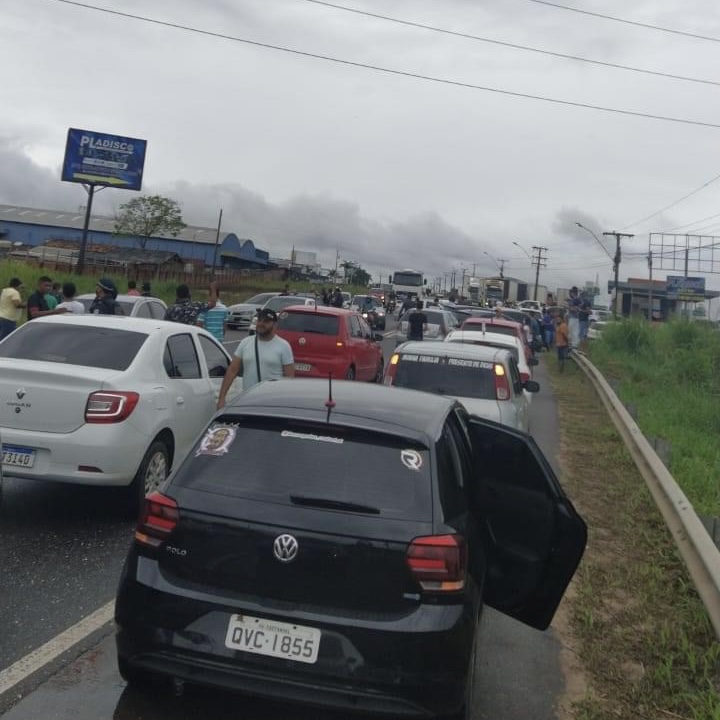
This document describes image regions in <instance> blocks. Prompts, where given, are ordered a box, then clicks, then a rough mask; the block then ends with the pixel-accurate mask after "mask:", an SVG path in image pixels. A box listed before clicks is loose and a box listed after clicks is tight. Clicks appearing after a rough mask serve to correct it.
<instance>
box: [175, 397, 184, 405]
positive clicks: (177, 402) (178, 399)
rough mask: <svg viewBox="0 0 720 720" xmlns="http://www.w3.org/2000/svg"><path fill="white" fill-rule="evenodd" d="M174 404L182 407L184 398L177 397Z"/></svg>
mask: <svg viewBox="0 0 720 720" xmlns="http://www.w3.org/2000/svg"><path fill="white" fill-rule="evenodd" d="M175 404H176V405H184V404H185V398H184V397H183V396H182V395H178V396H177V397H176V398H175Z"/></svg>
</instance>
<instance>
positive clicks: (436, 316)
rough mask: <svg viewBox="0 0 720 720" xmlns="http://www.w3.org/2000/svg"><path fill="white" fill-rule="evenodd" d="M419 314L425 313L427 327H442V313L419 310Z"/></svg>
mask: <svg viewBox="0 0 720 720" xmlns="http://www.w3.org/2000/svg"><path fill="white" fill-rule="evenodd" d="M420 312H423V313H425V317H427V321H428V325H442V324H443V319H444V318H445V314H444V313H443V312H440V311H438V310H428V309H427V308H425V310H421V311H420Z"/></svg>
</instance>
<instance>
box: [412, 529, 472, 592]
mask: <svg viewBox="0 0 720 720" xmlns="http://www.w3.org/2000/svg"><path fill="white" fill-rule="evenodd" d="M406 560H407V564H408V567H409V568H410V572H411V573H412V575H413V577H414V578H415V579H416V580H417V581H418V583H419V584H420V587H421V588H422V589H423V590H427V591H432V592H456V591H458V590H462V589H463V588H464V587H465V578H466V575H467V545H466V543H465V538H464V537H462V535H431V536H427V537H419V538H415V539H414V540H413V541H412V542H411V543H410V545H409V546H408V549H407V556H406Z"/></svg>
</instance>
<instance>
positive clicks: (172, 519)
mask: <svg viewBox="0 0 720 720" xmlns="http://www.w3.org/2000/svg"><path fill="white" fill-rule="evenodd" d="M179 520H180V512H179V511H178V505H177V503H176V502H175V500H173V499H172V498H169V497H167V496H166V495H163V494H162V493H159V492H154V493H150V495H148V496H147V497H146V498H145V500H144V502H143V508H142V512H141V513H140V519H139V520H138V524H137V529H136V530H135V541H136V542H138V543H140V545H146V546H147V547H151V548H156V547H158V546H159V545H160V544H161V543H162V542H163V541H164V540H166V539H167V538H168V537H169V536H170V533H172V531H173V530H174V529H175V528H176V527H177V524H178V521H179Z"/></svg>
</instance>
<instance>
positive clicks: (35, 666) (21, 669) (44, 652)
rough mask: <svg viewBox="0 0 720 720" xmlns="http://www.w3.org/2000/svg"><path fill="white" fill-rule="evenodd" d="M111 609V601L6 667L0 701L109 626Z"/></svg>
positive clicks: (0, 680) (1, 674) (1, 675)
mask: <svg viewBox="0 0 720 720" xmlns="http://www.w3.org/2000/svg"><path fill="white" fill-rule="evenodd" d="M114 609H115V601H114V600H111V601H110V602H109V603H108V604H107V605H103V606H102V607H101V608H100V609H99V610H96V611H95V612H93V613H90V615H88V616H87V617H84V618H83V619H82V620H80V622H78V623H75V625H73V626H72V627H69V628H68V629H67V630H64V631H63V632H61V633H60V634H59V635H56V636H55V637H54V638H53V639H52V640H48V642H46V643H45V644H44V645H41V646H40V647H39V648H36V649H35V650H33V651H32V652H31V653H28V654H27V655H26V656H25V657H23V658H20V660H18V661H17V662H15V663H13V664H12V665H10V667H8V668H5V670H3V671H2V672H0V697H2V696H3V695H4V694H5V693H6V692H8V690H12V688H14V687H15V686H16V685H17V684H18V683H20V682H22V681H23V680H25V679H26V678H28V677H30V676H31V675H32V674H33V673H35V672H37V671H38V670H40V669H41V668H43V667H44V666H45V665H48V664H49V663H51V662H53V660H56V659H57V658H58V657H60V655H62V654H63V653H64V652H66V651H68V650H70V648H72V647H73V646H74V645H77V644H78V643H79V642H82V641H83V640H85V639H86V638H87V637H89V636H90V635H91V634H92V633H94V632H95V631H96V630H99V629H100V628H101V627H102V626H103V625H105V624H106V623H108V622H110V621H111V620H112V618H113V611H114Z"/></svg>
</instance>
